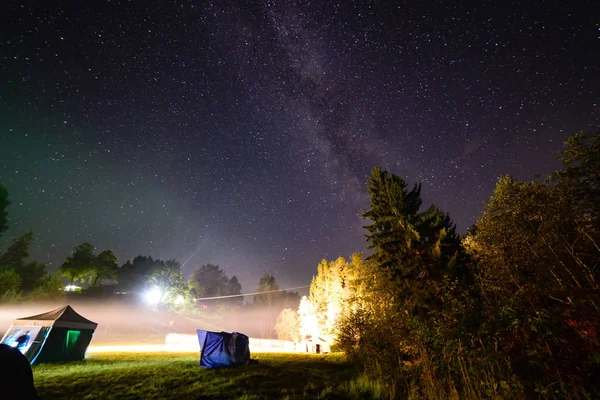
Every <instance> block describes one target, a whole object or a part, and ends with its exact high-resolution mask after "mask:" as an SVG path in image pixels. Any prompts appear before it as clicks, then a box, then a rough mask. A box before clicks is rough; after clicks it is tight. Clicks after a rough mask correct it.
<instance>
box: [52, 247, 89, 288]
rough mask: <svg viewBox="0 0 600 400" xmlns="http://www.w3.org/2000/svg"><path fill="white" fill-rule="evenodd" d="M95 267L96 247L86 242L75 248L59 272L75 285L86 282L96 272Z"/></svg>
mask: <svg viewBox="0 0 600 400" xmlns="http://www.w3.org/2000/svg"><path fill="white" fill-rule="evenodd" d="M95 266H96V256H95V255H94V246H93V245H92V244H91V243H88V242H85V243H82V244H80V245H78V246H76V247H75V250H74V251H73V253H72V254H71V255H70V256H69V257H67V259H66V260H65V262H64V263H63V264H62V265H61V266H60V268H59V269H58V270H59V272H60V273H61V274H62V275H63V276H65V277H66V278H67V279H69V280H70V282H71V285H73V283H75V282H77V281H82V282H83V281H85V278H86V277H87V276H88V275H90V274H92V273H93V272H94V271H95Z"/></svg>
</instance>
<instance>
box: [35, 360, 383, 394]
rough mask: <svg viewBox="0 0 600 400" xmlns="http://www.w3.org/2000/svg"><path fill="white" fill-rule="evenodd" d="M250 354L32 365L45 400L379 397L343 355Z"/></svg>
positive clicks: (37, 386) (36, 381) (36, 382)
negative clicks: (211, 366)
mask: <svg viewBox="0 0 600 400" xmlns="http://www.w3.org/2000/svg"><path fill="white" fill-rule="evenodd" d="M252 358H258V359H259V363H257V364H250V365H246V366H240V367H235V368H225V369H219V370H206V369H203V368H200V367H199V365H198V363H199V355H198V353H98V354H91V355H89V356H88V358H87V359H86V360H85V361H83V362H77V363H67V364H58V365H39V366H34V367H33V373H34V378H35V385H36V388H37V390H38V394H39V395H40V396H41V397H42V399H45V400H52V399H77V400H83V399H106V400H110V399H144V400H146V399H147V400H150V399H247V400H250V399H290V400H291V399H351V398H360V399H368V398H379V396H378V393H377V391H374V390H373V388H370V387H365V385H361V379H355V376H354V374H353V371H352V368H351V367H350V366H349V365H348V364H347V363H346V361H345V359H344V356H343V354H339V353H334V354H328V355H314V354H289V353H254V354H252ZM367 386H368V385H367Z"/></svg>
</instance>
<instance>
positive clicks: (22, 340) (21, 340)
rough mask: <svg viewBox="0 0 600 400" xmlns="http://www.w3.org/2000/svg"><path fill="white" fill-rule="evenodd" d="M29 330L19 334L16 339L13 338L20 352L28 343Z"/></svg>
mask: <svg viewBox="0 0 600 400" xmlns="http://www.w3.org/2000/svg"><path fill="white" fill-rule="evenodd" d="M29 332H30V331H27V332H25V333H24V334H22V335H21V336H19V337H18V338H17V340H15V343H16V344H17V346H16V347H17V350H20V351H21V352H22V351H23V348H24V347H26V346H27V345H28V344H29V339H30V338H31V337H30V336H29Z"/></svg>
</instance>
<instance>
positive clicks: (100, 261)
mask: <svg viewBox="0 0 600 400" xmlns="http://www.w3.org/2000/svg"><path fill="white" fill-rule="evenodd" d="M118 263H119V260H118V259H117V256H115V253H113V251H112V250H104V251H103V252H101V253H100V254H98V255H97V256H96V260H95V262H94V266H93V270H92V271H91V280H90V286H96V285H98V284H100V283H102V282H104V281H114V280H115V279H116V278H117V272H118V269H119V265H118Z"/></svg>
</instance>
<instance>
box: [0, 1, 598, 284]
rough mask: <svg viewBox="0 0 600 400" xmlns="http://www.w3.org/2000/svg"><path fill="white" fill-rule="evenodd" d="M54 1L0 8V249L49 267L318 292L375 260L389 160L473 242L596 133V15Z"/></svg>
mask: <svg viewBox="0 0 600 400" xmlns="http://www.w3.org/2000/svg"><path fill="white" fill-rule="evenodd" d="M50 3H55V2H51V1H39V2H29V1H8V4H7V2H6V1H4V2H3V4H2V11H1V12H0V183H2V184H4V185H5V186H7V187H8V189H9V191H10V194H11V200H12V206H11V207H10V209H9V212H10V217H11V229H10V230H9V231H8V232H7V234H5V236H4V237H3V238H2V239H0V241H1V242H2V243H0V248H2V249H3V248H6V247H7V246H8V244H9V238H11V237H16V236H17V235H21V234H23V233H25V232H27V231H29V230H32V231H33V232H34V234H35V243H34V245H33V248H32V256H33V257H35V258H37V259H38V260H39V261H42V262H46V263H48V264H50V269H53V268H57V267H58V266H59V265H60V264H61V263H62V261H64V258H65V257H66V256H67V255H68V254H69V253H70V252H71V251H72V249H73V247H74V246H75V245H77V244H80V243H82V242H84V241H89V242H91V243H93V244H94V245H96V246H97V247H98V249H99V250H104V249H113V250H114V251H115V253H116V254H117V256H118V257H119V259H120V262H124V261H126V260H127V259H129V258H132V257H134V256H135V255H137V254H145V255H152V256H153V257H155V258H161V259H171V258H175V259H177V260H179V261H180V262H182V263H183V262H185V261H187V260H189V261H188V262H187V263H186V264H185V266H184V271H185V273H186V275H189V273H190V272H191V270H192V269H193V268H194V267H195V266H197V265H202V264H205V263H209V262H210V263H216V264H218V265H220V266H221V267H222V268H223V269H224V270H225V272H226V273H227V274H228V275H229V276H232V275H237V276H238V278H239V279H240V281H241V283H242V285H243V289H242V290H243V291H244V292H250V291H254V290H255V289H256V287H257V286H258V278H259V276H260V275H262V274H263V273H271V274H274V275H275V276H276V279H277V281H278V282H279V284H280V287H289V286H296V285H306V284H309V283H310V278H311V277H312V275H314V274H316V266H317V264H318V262H319V261H320V260H321V259H323V258H326V259H329V260H332V259H334V258H337V257H338V256H349V255H350V254H351V253H353V252H355V251H364V250H365V248H366V242H365V239H364V237H363V234H364V233H365V232H364V229H362V226H363V225H366V224H367V223H366V221H362V220H361V218H360V214H361V212H362V211H364V210H366V208H367V207H368V195H367V192H366V180H367V176H368V175H369V173H370V171H371V169H372V168H373V167H374V166H375V165H380V166H381V167H382V168H385V169H388V170H390V171H391V172H394V173H396V174H398V175H399V176H401V177H403V178H404V179H406V180H407V181H409V182H414V181H421V182H422V183H423V194H424V200H425V204H426V205H428V204H430V203H431V202H435V203H436V204H438V205H439V206H440V207H441V208H442V209H443V210H444V211H447V212H449V213H450V215H451V216H452V218H453V219H454V221H455V222H456V223H457V225H458V228H459V231H461V232H463V231H465V230H466V229H467V228H468V227H469V226H470V225H471V224H473V223H474V222H475V220H476V218H477V217H478V216H479V215H480V212H481V210H482V207H483V202H484V201H486V200H487V199H489V196H490V195H491V194H492V191H493V188H494V186H495V182H496V180H497V178H498V177H499V176H501V175H503V174H512V175H515V176H516V177H518V178H520V179H528V178H531V177H532V176H533V174H536V173H539V174H542V175H545V174H547V173H548V172H550V171H552V170H554V169H556V168H558V166H559V164H558V162H557V161H556V158H555V156H556V153H557V151H558V150H559V149H560V148H561V145H562V142H563V141H564V140H565V139H566V138H567V137H568V136H570V135H572V134H574V133H577V132H579V131H581V130H594V131H595V130H598V128H599V126H600V121H599V118H600V113H599V93H600V30H599V29H600V25H599V23H600V18H599V16H600V9H599V8H598V7H597V6H596V5H595V4H596V3H597V2H596V1H589V2H557V1H555V2H533V1H532V2H528V1H522V2H504V1H493V2H458V3H461V4H452V3H453V2H450V1H438V2H430V3H429V4H427V3H426V2H413V3H414V4H410V3H409V2H382V1H366V0H365V1H357V2H350V1H346V2H332V1H300V2H292V1H274V2H270V1H214V2H210V1H178V0H176V1H146V2H142V1H140V2H138V1H89V2H69V3H72V4H74V6H55V5H49V4H50ZM64 3H66V2H64ZM138 3H139V4H138ZM561 3H562V5H560V4H561ZM569 3H573V4H577V5H576V6H575V5H568V4H569Z"/></svg>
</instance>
